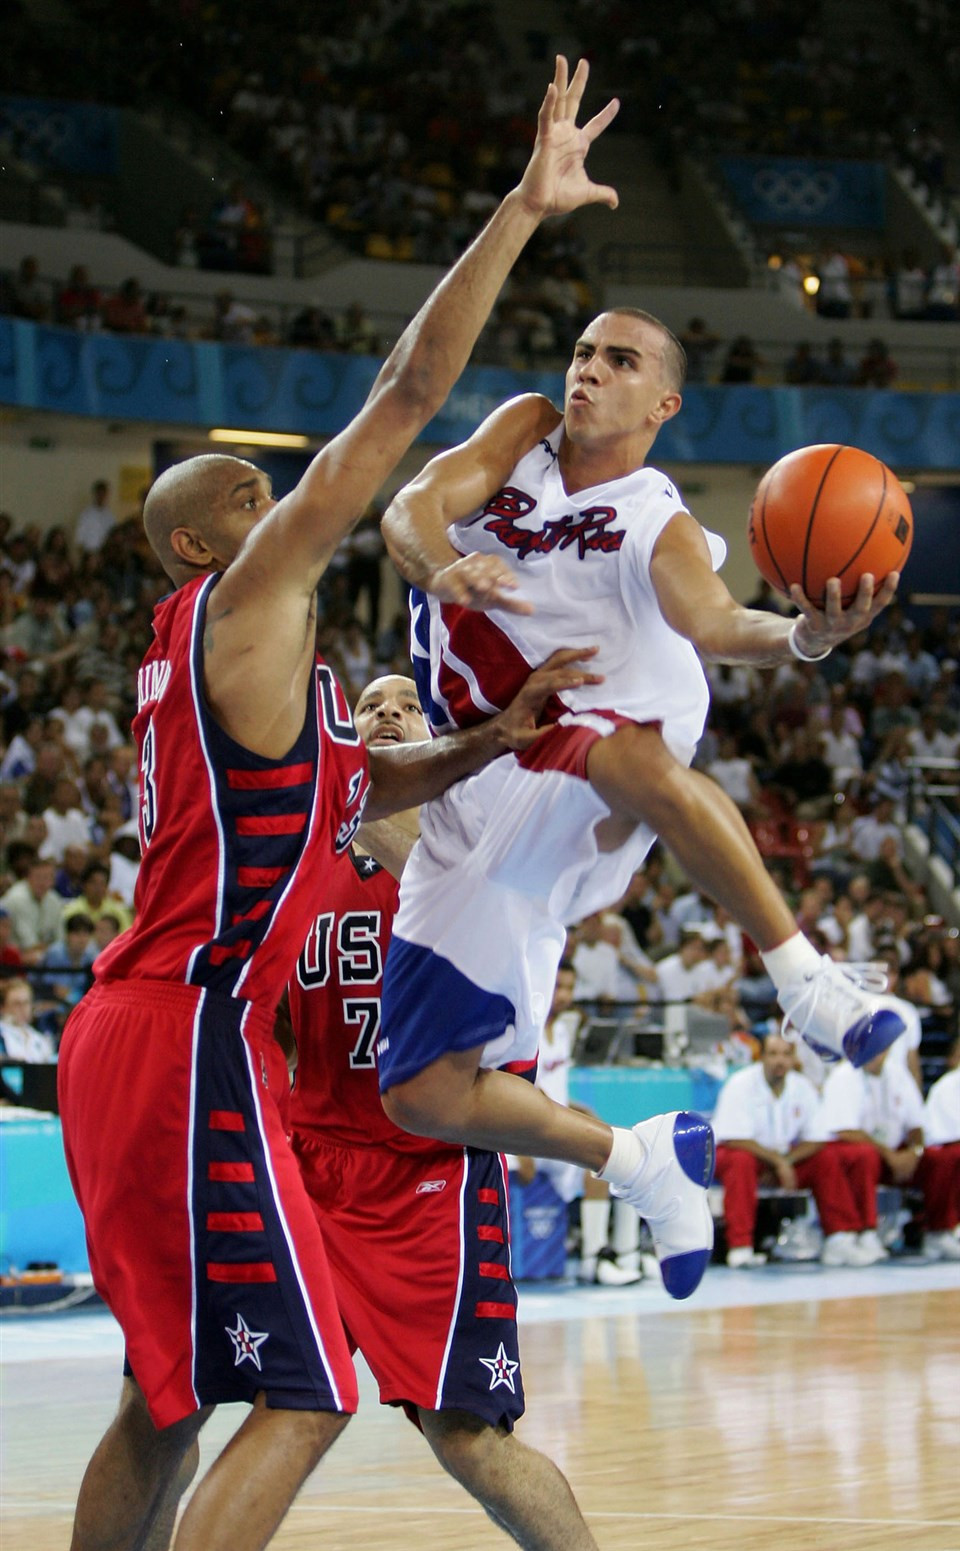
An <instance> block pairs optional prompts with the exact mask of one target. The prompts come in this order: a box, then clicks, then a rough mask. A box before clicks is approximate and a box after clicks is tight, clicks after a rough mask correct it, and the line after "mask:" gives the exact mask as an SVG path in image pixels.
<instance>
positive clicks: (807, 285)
mask: <svg viewBox="0 0 960 1551" xmlns="http://www.w3.org/2000/svg"><path fill="white" fill-rule="evenodd" d="M803 289H804V290H805V291H806V293H807V295H808V296H816V294H817V292H818V291H819V289H820V276H819V275H804V277H803Z"/></svg>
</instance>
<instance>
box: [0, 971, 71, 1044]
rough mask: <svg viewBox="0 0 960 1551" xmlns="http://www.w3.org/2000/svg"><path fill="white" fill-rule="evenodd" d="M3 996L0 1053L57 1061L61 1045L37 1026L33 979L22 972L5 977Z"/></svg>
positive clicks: (0, 1002)
mask: <svg viewBox="0 0 960 1551" xmlns="http://www.w3.org/2000/svg"><path fill="white" fill-rule="evenodd" d="M0 998H2V999H0V1055H4V1056H6V1057H7V1058H8V1059H9V1060H11V1061H26V1062H29V1063H30V1064H31V1065H43V1064H44V1063H45V1062H48V1061H55V1060H56V1059H57V1049H56V1045H55V1044H54V1042H53V1036H52V1035H50V1034H44V1033H43V1032H42V1031H41V1030H40V1029H35V1028H34V1026H33V1022H32V1019H33V991H32V989H31V986H30V982H29V981H28V980H22V979H20V977H19V976H15V977H14V978H13V979H12V980H7V981H5V982H4V985H3V990H2V993H0Z"/></svg>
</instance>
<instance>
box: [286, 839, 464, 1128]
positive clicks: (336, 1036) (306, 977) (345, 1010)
mask: <svg viewBox="0 0 960 1551" xmlns="http://www.w3.org/2000/svg"><path fill="white" fill-rule="evenodd" d="M399 894H400V885H399V883H398V882H397V880H396V879H395V878H394V877H393V875H392V874H391V873H389V872H387V871H386V870H385V869H384V868H383V867H381V866H380V864H379V863H378V862H375V861H374V859H373V857H371V856H359V855H357V854H356V853H355V852H351V853H350V855H349V856H344V857H343V858H341V859H340V860H339V861H338V862H337V863H336V865H335V866H334V867H333V868H332V869H331V872H330V875H329V876H328V877H327V879H326V880H325V882H324V887H323V893H322V895H321V896H320V897H321V898H322V901H323V908H322V910H321V911H320V913H319V914H318V915H317V916H316V918H315V919H314V922H313V925H312V927H311V928H310V933H309V936H308V937H307V940H306V942H305V944H304V946H303V949H302V951H301V954H300V957H299V959H298V960H297V967H296V971H295V973H294V975H293V976H292V978H291V980H290V984H289V987H288V991H289V998H290V1018H291V1022H292V1024H293V1031H294V1034H295V1035H296V1040H297V1047H298V1061H297V1080H296V1083H295V1085H294V1089H293V1093H292V1094H291V1098H290V1117H291V1124H292V1126H293V1129H294V1130H295V1131H301V1132H302V1131H307V1132H316V1133H318V1134H320V1133H322V1136H323V1138H324V1139H325V1140H326V1141H329V1142H337V1143H340V1144H342V1145H344V1146H350V1147H354V1146H377V1147H391V1148H394V1149H396V1150H397V1151H399V1152H405V1153H418V1152H428V1151H431V1150H433V1151H435V1150H436V1147H437V1144H436V1142H433V1141H430V1140H428V1139H427V1138H425V1137H418V1136H411V1135H410V1134H409V1133H408V1132H406V1131H401V1130H400V1129H399V1127H398V1126H395V1125H394V1124H393V1121H392V1120H388V1118H387V1116H386V1115H385V1114H384V1111H383V1105H382V1104H381V1102H380V1088H379V1083H378V1080H377V1061H376V1045H377V1039H378V1038H379V1034H380V992H381V986H382V981H383V966H384V963H385V961H386V957H387V948H388V946H389V943H390V935H391V932H392V930H393V918H394V916H395V915H396V912H397V902H398V899H399Z"/></svg>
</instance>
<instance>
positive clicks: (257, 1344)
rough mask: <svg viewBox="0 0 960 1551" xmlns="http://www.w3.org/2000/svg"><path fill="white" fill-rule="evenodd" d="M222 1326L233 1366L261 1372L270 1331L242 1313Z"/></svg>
mask: <svg viewBox="0 0 960 1551" xmlns="http://www.w3.org/2000/svg"><path fill="white" fill-rule="evenodd" d="M223 1328H224V1330H225V1331H226V1332H227V1335H228V1336H229V1337H230V1340H231V1341H232V1342H233V1347H234V1352H235V1356H234V1359H233V1366H234V1367H235V1368H239V1366H240V1364H241V1363H242V1362H246V1361H247V1359H248V1358H249V1360H250V1362H252V1363H253V1366H254V1367H255V1368H256V1369H257V1370H258V1372H262V1366H261V1363H260V1348H261V1346H262V1345H263V1343H264V1341H267V1340H269V1337H270V1332H269V1331H268V1330H251V1329H250V1327H249V1325H248V1324H247V1322H246V1320H245V1319H244V1317H243V1315H242V1314H238V1315H237V1328H236V1330H231V1329H230V1326H229V1325H224V1327H223ZM501 1350H502V1348H501ZM491 1388H492V1386H491Z"/></svg>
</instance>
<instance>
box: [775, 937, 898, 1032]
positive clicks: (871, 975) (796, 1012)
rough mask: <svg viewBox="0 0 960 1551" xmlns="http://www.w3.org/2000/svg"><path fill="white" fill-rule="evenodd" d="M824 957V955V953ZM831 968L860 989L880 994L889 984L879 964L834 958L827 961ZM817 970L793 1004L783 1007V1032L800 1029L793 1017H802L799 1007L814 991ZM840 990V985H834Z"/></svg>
mask: <svg viewBox="0 0 960 1551" xmlns="http://www.w3.org/2000/svg"><path fill="white" fill-rule="evenodd" d="M824 957H826V955H824ZM827 963H828V965H829V967H830V968H832V969H837V970H839V971H840V973H841V975H842V976H843V977H844V979H845V980H849V982H850V984H851V985H852V986H856V987H857V989H858V990H860V991H869V992H871V993H873V994H875V995H880V994H882V993H883V992H884V991H885V990H886V989H887V986H888V985H889V984H890V982H889V979H888V977H887V972H886V970H885V969H883V968H882V966H881V965H879V964H866V963H864V964H841V963H837V962H836V960H834V959H829V960H828V961H827ZM818 978H819V972H817V973H815V974H812V975H810V976H809V977H808V978H807V979H806V980H805V981H804V982H803V983H802V985H801V986H800V987H798V991H797V995H796V996H795V997H794V999H793V1005H792V1006H790V1007H787V1008H785V1009H784V1019H783V1032H784V1034H788V1033H790V1034H793V1033H796V1034H799V1033H800V1029H799V1028H798V1026H797V1024H796V1023H795V1022H794V1021H793V1020H794V1017H795V1016H797V1017H802V1016H803V1013H802V1012H801V1008H802V1007H803V1006H804V1004H805V1003H806V1002H807V999H808V997H809V996H810V994H811V993H815V990H816V986H817V980H818ZM836 989H838V990H842V989H843V988H842V987H836Z"/></svg>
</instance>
